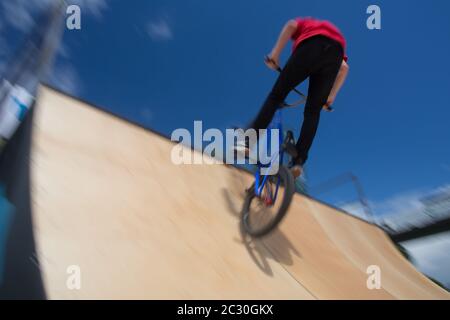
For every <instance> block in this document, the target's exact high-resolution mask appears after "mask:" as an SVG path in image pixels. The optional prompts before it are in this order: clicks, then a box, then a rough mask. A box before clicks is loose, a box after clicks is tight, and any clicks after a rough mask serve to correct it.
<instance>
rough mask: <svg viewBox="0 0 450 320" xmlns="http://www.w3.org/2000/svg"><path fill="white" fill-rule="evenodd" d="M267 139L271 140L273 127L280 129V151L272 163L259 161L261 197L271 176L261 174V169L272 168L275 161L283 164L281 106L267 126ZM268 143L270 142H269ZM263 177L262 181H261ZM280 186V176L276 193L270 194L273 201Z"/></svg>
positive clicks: (257, 175) (257, 188)
mask: <svg viewBox="0 0 450 320" xmlns="http://www.w3.org/2000/svg"><path fill="white" fill-rule="evenodd" d="M267 129H268V130H267V137H266V139H267V141H271V130H273V129H277V130H279V131H278V132H279V146H280V148H279V152H278V153H277V154H275V155H274V156H273V158H272V159H271V161H270V164H268V165H263V164H261V163H260V162H258V170H256V173H255V191H254V192H255V195H256V196H257V197H260V196H261V194H262V191H263V190H264V186H265V184H266V182H267V177H269V175H261V169H262V168H267V169H268V170H269V171H270V168H272V166H273V164H274V163H275V161H279V163H278V165H282V164H283V160H284V150H283V149H282V148H281V146H282V144H283V140H284V138H283V136H284V135H283V121H282V108H280V109H279V110H277V111H276V113H275V115H274V118H273V120H272V122H271V123H270V125H269V126H268V128H267ZM267 145H268V144H267ZM261 177H263V178H262V181H261ZM279 187H280V179H279V178H278V181H277V184H276V188H275V194H272V192H271V194H270V195H269V196H270V197H271V199H270V200H272V202H275V200H276V198H277V195H278V190H279Z"/></svg>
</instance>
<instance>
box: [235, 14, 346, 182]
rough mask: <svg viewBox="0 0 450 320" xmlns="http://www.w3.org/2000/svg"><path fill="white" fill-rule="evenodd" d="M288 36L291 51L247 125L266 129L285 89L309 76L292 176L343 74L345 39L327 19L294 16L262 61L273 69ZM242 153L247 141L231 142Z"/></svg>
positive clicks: (300, 168) (304, 157) (296, 174)
mask: <svg viewBox="0 0 450 320" xmlns="http://www.w3.org/2000/svg"><path fill="white" fill-rule="evenodd" d="M289 40H292V41H293V50H292V55H291V57H290V58H289V60H288V62H287V64H286V66H285V67H284V68H283V69H282V71H281V73H280V76H279V77H278V80H277V81H276V83H275V85H274V86H273V88H272V91H271V92H270V93H269V96H268V97H267V99H266V101H265V102H264V105H263V106H262V108H261V110H260V112H259V114H258V115H257V116H256V118H255V120H254V121H253V123H252V124H251V125H250V126H249V128H248V129H256V131H257V132H258V130H259V129H266V128H267V126H268V125H269V123H270V122H271V121H272V118H273V116H274V114H275V112H276V110H277V108H278V107H279V106H281V105H282V104H283V102H284V101H285V99H286V97H287V95H288V94H289V92H290V91H291V90H292V89H294V88H295V87H296V86H298V85H299V84H300V83H301V82H303V81H304V80H306V79H307V78H309V88H308V97H307V100H306V104H305V110H304V119H303V125H302V128H301V132H300V138H299V140H298V141H297V145H296V149H297V153H298V156H297V158H296V159H294V166H293V167H292V169H291V170H292V174H293V175H294V178H297V177H299V176H300V175H301V174H302V172H303V165H304V164H305V162H306V160H307V159H308V152H309V150H310V148H311V145H312V143H313V140H314V137H315V135H316V132H317V128H318V125H319V119H320V112H321V110H322V108H327V107H331V105H332V104H333V103H334V100H335V99H336V95H337V93H338V92H339V90H340V89H341V87H342V85H343V84H344V81H345V79H346V77H347V74H348V70H349V66H348V64H347V55H346V53H345V50H346V40H345V38H344V36H343V35H342V33H341V32H340V30H339V29H338V28H337V27H336V26H335V25H333V24H332V23H331V22H329V21H321V20H318V19H315V18H311V17H308V18H297V19H295V20H290V21H288V22H287V23H286V25H285V26H284V28H283V30H282V31H281V34H280V36H279V38H278V41H277V42H276V44H275V46H274V48H273V50H272V52H271V53H270V55H269V56H268V58H267V59H266V61H265V62H266V65H267V66H268V67H269V68H271V69H275V70H276V69H277V68H278V66H279V58H280V55H281V52H282V51H283V49H284V47H285V46H286V44H287V43H288V41H289ZM235 150H236V151H237V152H239V153H241V154H244V155H245V156H248V155H249V153H250V149H249V145H248V141H246V142H243V143H240V142H238V144H237V145H236V146H235Z"/></svg>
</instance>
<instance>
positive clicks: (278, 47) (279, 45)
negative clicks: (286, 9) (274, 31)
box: [270, 20, 298, 65]
mask: <svg viewBox="0 0 450 320" xmlns="http://www.w3.org/2000/svg"><path fill="white" fill-rule="evenodd" d="M297 28H298V22H297V21H296V20H289V21H288V22H287V23H286V25H285V26H284V28H283V30H282V31H281V34H280V36H279V37H278V41H277V42H276V44H275V47H274V48H273V49H272V53H271V54H270V57H271V58H272V60H274V61H275V62H276V63H278V65H279V60H280V55H281V52H282V51H283V49H284V47H285V46H286V44H287V43H288V42H289V40H290V39H291V37H292V35H293V34H294V33H295V32H296V31H297Z"/></svg>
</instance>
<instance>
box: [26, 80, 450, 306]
mask: <svg viewBox="0 0 450 320" xmlns="http://www.w3.org/2000/svg"><path fill="white" fill-rule="evenodd" d="M34 121H35V122H34V128H33V130H34V131H33V140H32V147H31V184H32V188H31V190H32V194H31V198H32V212H33V220H34V237H35V241H36V246H37V253H38V258H39V261H40V269H41V273H42V276H43V283H44V287H45V290H46V294H47V297H48V298H50V299H72V298H75V299H110V298H111V299H358V298H361V299H416V298H419V299H422V298H424V299H448V298H449V294H448V293H446V291H444V290H443V289H441V288H439V287H437V286H436V285H434V284H433V283H432V282H430V281H429V280H428V279H427V278H426V277H424V276H423V275H422V274H420V273H419V272H418V271H416V270H415V269H414V267H413V266H412V265H411V264H410V263H409V262H408V261H406V260H405V259H404V258H403V257H402V256H401V255H400V254H399V253H398V252H397V250H396V249H395V247H394V246H393V244H392V243H391V242H390V240H389V239H388V237H387V236H386V235H385V234H384V233H383V232H382V231H381V230H380V229H378V228H377V227H375V226H373V225H370V224H367V223H365V222H363V221H360V220H358V219H356V218H353V217H350V216H348V215H346V214H345V213H342V212H339V211H337V210H335V209H332V208H329V207H327V206H325V205H323V204H320V203H318V202H316V201H313V200H310V199H307V198H305V197H302V196H300V195H296V196H295V197H294V200H293V204H292V206H291V209H290V211H289V212H288V215H287V218H286V219H285V220H284V222H283V224H282V225H281V227H280V229H279V230H278V231H276V232H275V233H274V234H273V235H271V236H270V237H269V238H266V239H265V240H263V241H252V240H250V239H248V238H246V237H244V236H242V234H241V233H240V229H239V211H240V208H241V204H242V197H243V190H244V189H245V187H246V186H247V185H248V181H249V180H250V179H251V177H250V176H248V175H247V174H245V173H243V172H240V171H238V170H236V169H234V168H231V167H227V166H224V165H190V166H176V165H174V164H172V162H171V159H170V155H171V150H172V147H173V143H171V142H170V141H168V140H167V139H165V138H163V137H160V136H158V135H156V134H154V133H152V132H149V131H146V130H144V129H142V128H140V127H138V126H135V125H132V124H130V123H128V122H126V121H123V120H121V119H119V118H116V117H114V116H111V115H109V114H108V113H105V112H103V111H100V110H98V109H96V108H94V107H92V106H89V105H87V104H84V103H82V102H79V101H77V100H75V99H73V98H70V97H67V96H65V95H63V94H61V93H58V92H56V91H54V90H52V89H49V88H47V87H42V88H41V92H40V98H39V102H38V104H37V106H36V110H35V120H34ZM71 265H77V266H79V267H80V270H81V279H82V281H81V289H80V290H69V289H68V288H67V286H66V281H67V278H68V274H67V268H68V267H69V266H71ZM370 265H378V266H379V267H380V268H381V284H382V288H381V289H380V290H369V289H368V288H367V286H366V281H367V278H368V275H367V274H366V270H367V267H368V266H370Z"/></svg>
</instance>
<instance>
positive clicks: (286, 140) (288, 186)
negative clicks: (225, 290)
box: [241, 57, 333, 238]
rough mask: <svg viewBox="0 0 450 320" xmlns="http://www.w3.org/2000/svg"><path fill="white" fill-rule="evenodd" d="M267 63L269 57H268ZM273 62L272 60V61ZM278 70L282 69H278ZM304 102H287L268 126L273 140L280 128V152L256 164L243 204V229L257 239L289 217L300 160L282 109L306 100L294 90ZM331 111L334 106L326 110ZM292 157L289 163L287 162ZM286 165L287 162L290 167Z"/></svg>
mask: <svg viewBox="0 0 450 320" xmlns="http://www.w3.org/2000/svg"><path fill="white" fill-rule="evenodd" d="M265 59H266V61H270V58H268V57H266V58H265ZM271 62H272V63H273V61H271ZM277 71H278V72H281V71H282V70H281V68H280V67H279V66H277ZM293 91H294V92H296V93H297V94H298V95H300V97H301V99H300V100H298V101H296V102H294V103H287V102H284V103H283V104H282V105H281V106H280V107H279V109H278V110H277V112H276V113H275V115H274V118H273V120H272V122H271V124H270V125H269V127H268V129H269V130H268V131H267V138H268V140H270V133H271V129H278V132H279V146H280V147H279V150H277V152H276V153H275V154H274V155H273V156H272V158H271V160H270V162H269V164H268V165H264V164H261V163H260V162H259V161H258V162H257V170H256V173H255V181H254V183H253V184H252V185H251V187H250V188H248V189H247V190H246V192H245V199H244V205H243V208H242V213H241V226H242V228H243V230H244V231H245V232H246V233H247V234H248V235H250V236H251V237H254V238H261V237H264V236H266V235H268V234H269V233H271V232H272V231H273V230H274V229H275V228H276V227H277V226H278V225H279V223H280V222H281V221H282V220H283V218H284V216H285V215H286V213H287V211H288V209H289V206H290V204H291V201H292V198H293V196H294V193H295V179H294V176H293V175H292V173H291V171H290V167H291V166H292V165H293V161H292V160H293V159H295V158H297V149H296V147H295V139H294V134H293V132H292V131H290V130H288V131H287V132H286V133H285V134H284V131H283V121H282V112H283V109H286V108H290V107H295V106H298V105H300V104H303V103H304V102H305V101H306V96H305V95H304V94H302V93H301V92H300V91H298V90H297V89H294V90H293ZM325 108H326V109H327V111H332V110H333V109H332V108H331V107H325ZM286 157H290V161H285V160H289V159H286ZM285 163H288V164H287V165H286V164H285ZM274 165H278V170H277V172H276V173H275V174H264V173H263V172H272V170H271V169H272V167H273V166H274Z"/></svg>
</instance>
